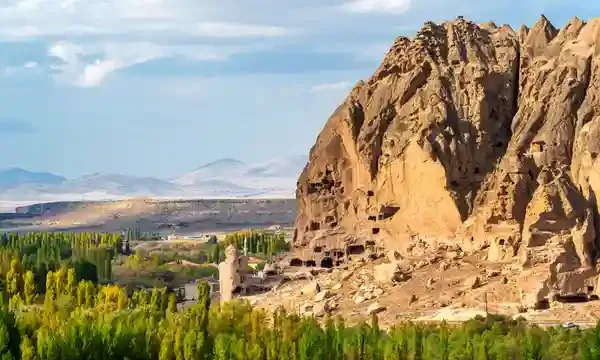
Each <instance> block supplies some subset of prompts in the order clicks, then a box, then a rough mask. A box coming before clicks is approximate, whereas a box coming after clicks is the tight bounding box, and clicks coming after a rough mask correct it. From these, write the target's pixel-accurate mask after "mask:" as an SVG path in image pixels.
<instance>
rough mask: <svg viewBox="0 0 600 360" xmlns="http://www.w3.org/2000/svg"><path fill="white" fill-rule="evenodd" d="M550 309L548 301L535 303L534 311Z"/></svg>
mask: <svg viewBox="0 0 600 360" xmlns="http://www.w3.org/2000/svg"><path fill="white" fill-rule="evenodd" d="M548 309H550V302H549V301H548V299H544V300H540V301H538V302H536V303H535V306H534V310H548Z"/></svg>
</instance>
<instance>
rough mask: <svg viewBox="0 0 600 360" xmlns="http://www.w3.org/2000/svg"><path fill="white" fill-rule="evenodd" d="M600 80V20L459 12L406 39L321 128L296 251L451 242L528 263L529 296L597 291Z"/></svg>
mask: <svg viewBox="0 0 600 360" xmlns="http://www.w3.org/2000/svg"><path fill="white" fill-rule="evenodd" d="M598 84H600V20H599V19H593V20H590V21H589V22H587V23H586V22H584V21H582V20H581V19H578V18H574V19H573V20H571V21H570V22H569V23H568V24H567V25H566V26H565V27H564V28H562V29H560V30H557V29H556V28H555V27H554V26H553V25H552V24H551V23H550V21H549V20H548V19H546V18H545V17H543V16H542V18H541V19H540V20H539V21H538V22H537V23H536V24H535V25H534V26H533V27H532V28H531V29H529V28H527V27H522V28H521V30H520V31H519V32H515V31H514V30H513V29H511V28H510V27H509V26H507V25H504V26H500V27H497V26H492V25H490V24H486V25H477V24H474V23H472V22H470V21H467V20H464V19H462V18H459V19H458V20H456V21H452V22H447V23H443V24H434V23H431V22H428V23H426V24H425V25H424V26H423V28H422V29H421V30H420V31H419V32H418V33H417V35H416V36H415V37H414V38H413V39H409V38H406V37H399V38H398V39H396V41H395V42H394V44H393V45H392V46H391V49H390V50H389V52H388V53H387V54H386V56H385V58H384V60H383V62H382V63H381V65H380V66H379V68H378V69H377V70H376V71H375V73H374V74H373V75H372V76H371V78H370V79H368V80H367V81H360V82H358V83H357V84H356V85H355V87H354V88H353V89H352V91H351V92H350V94H349V95H348V97H347V98H346V100H345V101H344V102H343V103H342V104H341V105H340V106H339V107H338V108H337V109H336V110H335V111H334V113H333V114H332V115H331V117H330V118H329V120H328V121H327V123H326V124H325V127H324V128H323V130H322V131H321V133H320V134H319V136H318V138H317V140H316V143H315V145H314V147H313V148H312V150H311V152H310V157H309V163H308V165H307V166H306V167H305V169H304V171H303V172H302V174H301V175H300V178H299V179H298V188H297V194H296V195H297V206H298V211H297V218H296V233H295V236H294V245H295V246H296V247H297V248H298V249H307V250H308V251H309V253H312V254H313V255H318V254H323V253H324V251H327V252H328V253H329V254H336V255H335V256H334V257H336V256H337V257H336V258H335V259H332V260H338V258H339V259H340V261H342V262H344V261H347V260H350V261H352V260H353V259H355V258H357V257H358V258H362V257H364V254H365V253H366V252H367V251H366V249H367V247H369V246H373V245H372V244H375V246H379V247H384V248H388V249H402V250H403V251H409V252H412V253H413V254H417V253H425V252H426V251H428V249H435V248H436V247H438V246H439V244H440V243H448V244H452V248H453V249H456V250H452V251H453V252H455V253H457V254H458V253H460V254H461V256H462V254H463V252H464V253H465V254H469V253H474V252H478V251H482V250H483V251H485V256H484V258H485V259H486V260H487V261H492V262H503V263H513V264H520V266H522V271H520V272H519V273H520V277H521V278H520V280H519V281H517V286H519V288H520V289H521V290H522V291H523V294H524V295H523V299H524V302H527V303H534V302H540V301H546V300H550V299H549V297H551V296H553V294H564V295H569V294H581V293H589V292H590V291H593V292H595V291H596V290H595V289H597V288H598V286H596V285H597V282H598V279H597V271H596V263H597V260H598V253H599V251H598V249H596V245H595V244H597V243H599V242H600V239H599V237H600V212H599V211H600V204H599V203H598V201H597V194H598V192H599V191H600V160H599V157H598V155H599V154H600V142H599V141H598V139H599V138H600V86H599V85H598ZM447 249H450V247H447ZM317 250H319V252H317ZM403 253H404V252H403ZM319 256H325V255H319ZM329 256H332V255H329ZM388 257H389V256H388ZM394 257H395V256H394ZM456 257H458V256H456ZM451 258H452V257H451ZM394 262H395V261H392V263H394ZM425 266H427V264H421V263H419V262H417V263H416V264H415V267H416V268H417V269H419V268H422V267H425ZM381 269H382V270H381V272H382V276H381V279H384V278H387V279H389V278H390V276H388V275H389V274H393V273H394V270H392V269H393V265H388V266H387V267H382V268H381ZM383 269H386V270H385V271H384V270H383ZM384 275H385V276H384Z"/></svg>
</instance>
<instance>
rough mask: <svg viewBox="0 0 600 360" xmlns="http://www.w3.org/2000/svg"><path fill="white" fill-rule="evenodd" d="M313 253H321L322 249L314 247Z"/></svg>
mask: <svg viewBox="0 0 600 360" xmlns="http://www.w3.org/2000/svg"><path fill="white" fill-rule="evenodd" d="M313 251H314V252H316V253H320V252H321V251H323V247H321V246H315V247H314V249H313Z"/></svg>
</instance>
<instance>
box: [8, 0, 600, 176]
mask: <svg viewBox="0 0 600 360" xmlns="http://www.w3.org/2000/svg"><path fill="white" fill-rule="evenodd" d="M541 14H545V15H546V16H547V17H548V18H549V19H550V20H551V21H552V22H553V23H554V24H555V25H556V26H561V25H564V24H565V23H566V22H567V21H568V20H569V19H570V18H571V17H573V16H579V17H581V18H582V19H589V18H591V17H594V16H597V15H600V2H595V1H581V0H570V1H558V0H520V1H516V0H505V1H482V0H478V1H475V0H293V1H292V0H287V1H285V0H0V49H1V51H0V144H2V145H1V148H0V168H8V167H21V168H25V169H28V170H32V171H49V172H53V173H57V174H61V175H63V176H66V177H68V178H74V177H77V176H81V175H84V174H90V173H96V172H100V173H121V174H127V175H136V176H155V177H163V178H168V177H172V176H176V175H179V174H181V173H185V172H187V171H190V170H192V169H194V168H197V167H199V166H201V165H202V164H205V163H208V162H211V161H213V160H216V159H219V158H225V157H230V158H236V159H240V160H242V161H247V162H258V161H262V160H266V159H269V158H272V157H274V156H281V155H297V154H307V153H308V151H309V149H310V147H311V146H312V145H313V143H314V141H315V139H316V136H317V134H318V133H319V131H320V129H321V128H322V126H323V125H324V124H325V122H326V120H327V118H328V117H329V115H330V114H331V113H332V112H333V110H334V109H335V108H336V107H337V105H338V104H340V103H341V102H342V101H343V99H344V97H345V96H346V94H347V93H348V91H349V90H350V88H351V87H352V86H353V85H354V84H355V83H356V82H357V81H359V80H360V79H367V78H368V77H369V76H370V74H371V73H372V72H373V71H374V70H375V69H376V68H377V66H378V65H379V63H380V61H381V60H382V59H383V56H384V55H385V52H386V51H387V49H388V47H389V46H390V45H391V44H392V43H393V41H394V39H395V38H396V37H397V36H400V35H409V36H410V35H413V34H414V33H415V32H416V31H417V30H418V29H419V28H420V27H421V26H422V24H423V23H424V22H425V21H428V20H432V21H442V20H451V19H454V18H456V17H457V16H459V15H462V16H464V17H466V18H468V19H472V20H474V21H477V22H483V21H488V20H494V21H495V22H496V23H497V24H498V25H500V24H503V23H507V24H509V25H511V26H513V28H515V29H518V27H519V26H520V24H522V23H525V24H529V25H533V23H534V22H535V21H536V20H537V19H538V18H539V16H540V15H541Z"/></svg>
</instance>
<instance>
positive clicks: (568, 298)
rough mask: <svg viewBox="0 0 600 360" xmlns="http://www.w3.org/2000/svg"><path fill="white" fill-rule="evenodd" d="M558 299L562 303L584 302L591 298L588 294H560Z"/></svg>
mask: <svg viewBox="0 0 600 360" xmlns="http://www.w3.org/2000/svg"><path fill="white" fill-rule="evenodd" d="M556 301H558V302H561V303H583V302H588V301H589V298H588V296H587V294H574V295H558V296H557V297H556Z"/></svg>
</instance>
